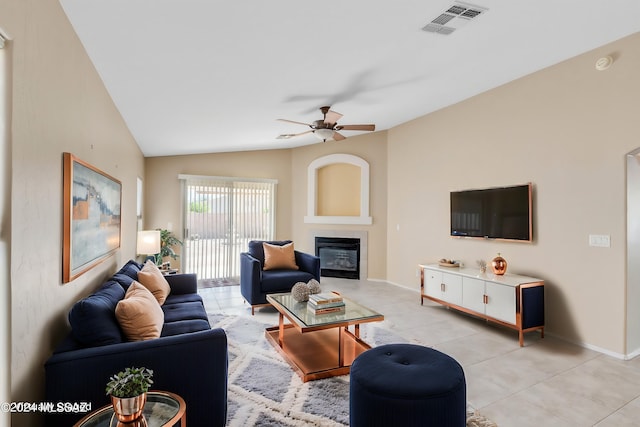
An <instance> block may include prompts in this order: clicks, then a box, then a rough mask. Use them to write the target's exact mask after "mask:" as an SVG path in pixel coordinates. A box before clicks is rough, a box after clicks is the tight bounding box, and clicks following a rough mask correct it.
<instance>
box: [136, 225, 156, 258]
mask: <svg viewBox="0 0 640 427" xmlns="http://www.w3.org/2000/svg"><path fill="white" fill-rule="evenodd" d="M136 252H137V253H138V254H139V255H151V254H157V253H159V252H160V230H143V231H138V244H137V245H136Z"/></svg>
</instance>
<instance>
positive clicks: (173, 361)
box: [45, 329, 228, 427]
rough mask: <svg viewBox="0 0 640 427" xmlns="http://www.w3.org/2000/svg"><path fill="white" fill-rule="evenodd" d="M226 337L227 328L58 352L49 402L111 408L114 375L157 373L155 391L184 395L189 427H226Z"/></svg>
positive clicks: (52, 422)
mask: <svg viewBox="0 0 640 427" xmlns="http://www.w3.org/2000/svg"><path fill="white" fill-rule="evenodd" d="M227 365H228V361H227V337H226V334H225V332H224V330H222V329H210V330H207V331H200V332H193V333H188V334H181V335H175V336H171V337H163V338H157V339H153V340H147V341H137V342H127V343H121V344H113V345H107V346H102V347H93V348H86V349H81V350H75V351H68V352H65V353H56V354H54V355H53V356H51V357H50V358H49V360H47V362H46V363H45V374H46V387H45V399H46V401H51V402H91V409H92V410H96V409H98V408H99V407H101V406H103V405H106V404H108V403H109V398H108V396H107V395H106V394H105V386H106V384H107V382H108V380H109V377H110V376H111V375H114V374H115V373H116V372H118V371H121V370H123V369H124V368H126V367H130V366H136V367H140V366H144V367H146V368H149V369H152V370H153V371H154V375H153V381H154V384H153V387H152V388H153V389H155V390H166V391H171V392H175V393H177V394H179V395H180V396H182V398H183V399H184V400H185V402H186V403H187V419H188V420H189V425H190V426H203V427H204V426H220V427H222V426H224V425H225V422H226V406H227ZM84 415H86V414H83V413H77V414H73V413H60V414H48V415H47V420H46V425H47V426H69V425H73V423H74V422H76V421H78V420H79V419H80V418H82V417H83V416H84Z"/></svg>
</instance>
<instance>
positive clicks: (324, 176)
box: [316, 163, 362, 216]
mask: <svg viewBox="0 0 640 427" xmlns="http://www.w3.org/2000/svg"><path fill="white" fill-rule="evenodd" d="M360 174H361V171H360V168H359V167H358V166H355V165H350V164H348V163H334V164H332V165H327V166H324V167H322V168H319V169H318V171H317V177H316V191H317V194H316V211H317V212H316V214H317V215H318V216H327V215H328V216H360V215H361V214H362V213H361V212H360V190H361V187H360V186H361V182H360Z"/></svg>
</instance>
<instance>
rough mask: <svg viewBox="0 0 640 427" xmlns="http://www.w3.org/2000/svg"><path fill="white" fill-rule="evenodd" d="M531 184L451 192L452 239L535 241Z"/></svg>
mask: <svg viewBox="0 0 640 427" xmlns="http://www.w3.org/2000/svg"><path fill="white" fill-rule="evenodd" d="M531 210H532V209H531V184H524V185H516V186H510V187H499V188H487V189H481V190H465V191H452V192H451V235H452V236H456V237H481V238H485V239H507V240H521V241H531V240H532V235H531V234H532V226H531V224H532V222H531Z"/></svg>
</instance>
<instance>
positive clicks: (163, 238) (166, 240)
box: [156, 228, 182, 264]
mask: <svg viewBox="0 0 640 427" xmlns="http://www.w3.org/2000/svg"><path fill="white" fill-rule="evenodd" d="M157 230H159V231H160V254H159V257H160V261H161V260H162V259H163V258H164V257H171V258H173V259H177V258H178V256H179V255H178V254H177V253H175V251H174V250H173V247H174V246H178V245H182V242H181V241H180V240H179V239H178V238H177V237H176V236H174V235H173V233H172V232H171V231H169V230H164V229H161V228H158V229H157ZM156 264H157V262H156Z"/></svg>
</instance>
